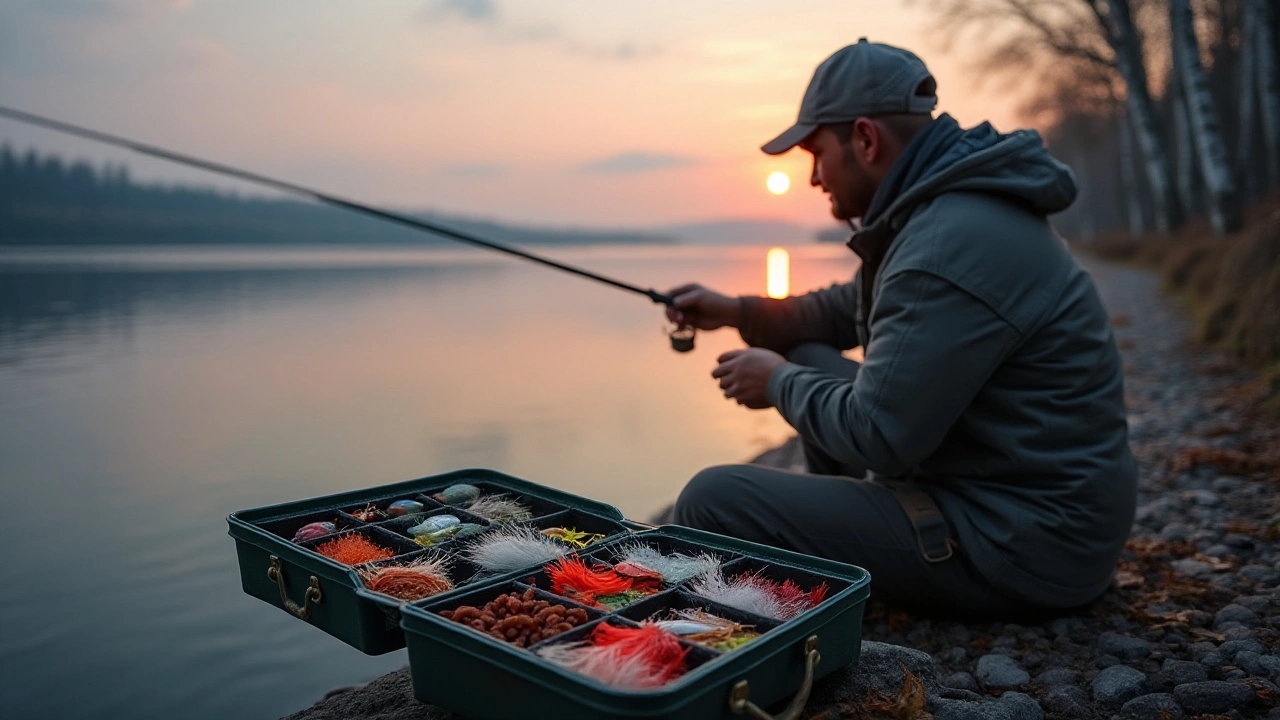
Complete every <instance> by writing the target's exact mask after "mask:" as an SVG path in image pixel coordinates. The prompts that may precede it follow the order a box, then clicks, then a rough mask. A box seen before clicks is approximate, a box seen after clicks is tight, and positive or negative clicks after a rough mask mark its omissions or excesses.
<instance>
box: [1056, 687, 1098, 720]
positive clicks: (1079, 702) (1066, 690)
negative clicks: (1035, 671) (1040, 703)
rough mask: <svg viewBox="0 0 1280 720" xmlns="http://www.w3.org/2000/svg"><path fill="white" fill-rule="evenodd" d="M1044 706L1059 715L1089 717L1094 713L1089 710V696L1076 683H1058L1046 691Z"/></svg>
mask: <svg viewBox="0 0 1280 720" xmlns="http://www.w3.org/2000/svg"><path fill="white" fill-rule="evenodd" d="M1044 707H1045V709H1046V710H1048V711H1049V712H1051V713H1056V714H1057V715H1058V716H1059V717H1068V718H1087V717H1092V716H1093V713H1092V712H1091V711H1090V710H1089V696H1088V695H1087V694H1086V693H1085V691H1084V690H1083V689H1081V688H1079V687H1077V686H1075V685H1058V686H1056V687H1051V688H1049V689H1048V690H1046V691H1045V693H1044Z"/></svg>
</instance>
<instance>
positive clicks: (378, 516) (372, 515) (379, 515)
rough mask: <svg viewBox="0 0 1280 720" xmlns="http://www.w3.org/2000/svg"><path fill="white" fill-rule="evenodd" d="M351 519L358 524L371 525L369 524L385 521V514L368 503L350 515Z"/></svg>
mask: <svg viewBox="0 0 1280 720" xmlns="http://www.w3.org/2000/svg"><path fill="white" fill-rule="evenodd" d="M351 517H354V518H355V519H357V520H359V521H360V522H367V523H371V522H378V521H380V520H386V519H387V514H386V513H385V512H383V511H382V510H379V509H378V508H377V506H376V505H374V504H373V503H369V504H368V505H366V506H364V507H363V508H361V509H359V510H356V511H355V512H353V513H351Z"/></svg>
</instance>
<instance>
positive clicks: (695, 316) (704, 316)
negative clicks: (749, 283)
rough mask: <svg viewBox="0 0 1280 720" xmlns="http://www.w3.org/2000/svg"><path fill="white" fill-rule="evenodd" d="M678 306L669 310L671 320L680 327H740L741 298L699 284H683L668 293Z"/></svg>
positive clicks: (700, 328)
mask: <svg viewBox="0 0 1280 720" xmlns="http://www.w3.org/2000/svg"><path fill="white" fill-rule="evenodd" d="M667 294H668V295H670V296H671V297H672V298H673V299H674V301H675V304H674V305H671V306H668V307H667V319H668V320H670V321H671V322H673V323H675V324H677V325H692V326H693V327H695V328H697V329H699V330H715V329H717V328H722V327H726V326H728V327H738V323H739V322H740V321H741V319H742V313H741V309H740V308H741V304H740V303H739V302H738V298H731V297H728V296H725V295H721V294H720V293H718V292H715V291H714V290H708V289H706V288H704V287H702V286H701V285H698V284H697V283H690V284H688V285H681V286H679V287H675V288H672V289H670V290H668V291H667Z"/></svg>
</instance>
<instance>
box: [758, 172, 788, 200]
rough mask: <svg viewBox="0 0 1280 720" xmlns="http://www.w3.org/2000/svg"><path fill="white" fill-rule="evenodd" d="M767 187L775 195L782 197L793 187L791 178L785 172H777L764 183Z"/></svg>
mask: <svg viewBox="0 0 1280 720" xmlns="http://www.w3.org/2000/svg"><path fill="white" fill-rule="evenodd" d="M764 184H765V187H767V188H769V192H771V193H773V194H774V195H781V194H782V193H784V192H786V191H787V189H788V188H790V187H791V178H789V177H787V174H786V173H784V172H776V173H773V174H772V175H770V176H769V179H768V180H765V181H764Z"/></svg>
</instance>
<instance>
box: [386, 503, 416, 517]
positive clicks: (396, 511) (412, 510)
mask: <svg viewBox="0 0 1280 720" xmlns="http://www.w3.org/2000/svg"><path fill="white" fill-rule="evenodd" d="M423 508H424V506H423V504H422V503H420V502H418V501H417V500H397V501H395V502H393V503H391V504H390V505H388V506H387V515H389V516H390V517H404V516H405V515H416V514H418V513H420V512H422V510H423Z"/></svg>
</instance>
